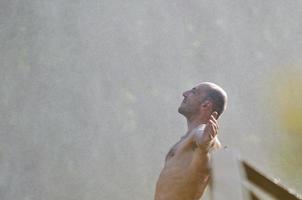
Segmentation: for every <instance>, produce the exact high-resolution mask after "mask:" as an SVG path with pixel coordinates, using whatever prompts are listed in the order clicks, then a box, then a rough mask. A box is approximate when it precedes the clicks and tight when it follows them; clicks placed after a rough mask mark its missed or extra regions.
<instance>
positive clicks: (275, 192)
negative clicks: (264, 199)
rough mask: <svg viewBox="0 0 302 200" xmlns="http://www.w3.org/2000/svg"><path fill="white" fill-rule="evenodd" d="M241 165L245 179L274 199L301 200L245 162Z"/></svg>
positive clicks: (301, 199)
mask: <svg viewBox="0 0 302 200" xmlns="http://www.w3.org/2000/svg"><path fill="white" fill-rule="evenodd" d="M242 165H243V167H244V169H245V174H246V176H247V179H248V180H249V181H250V182H252V183H253V184H254V185H256V186H257V187H259V188H261V189H262V190H264V191H265V192H267V193H269V194H270V195H272V196H274V197H275V198H277V199H280V200H284V199H286V200H302V198H301V197H299V196H298V195H297V194H294V193H293V192H291V191H289V190H288V189H286V188H285V187H283V186H281V185H280V184H279V183H276V182H274V181H272V180H271V179H269V178H268V177H266V176H265V175H263V174H262V173H260V172H258V171H257V170H256V169H254V168H253V167H252V166H251V165H249V164H248V163H247V162H245V161H242Z"/></svg>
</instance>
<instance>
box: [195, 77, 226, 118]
mask: <svg viewBox="0 0 302 200" xmlns="http://www.w3.org/2000/svg"><path fill="white" fill-rule="evenodd" d="M197 89H198V90H199V91H200V92H202V93H203V97H202V99H201V101H202V102H203V101H206V100H208V101H210V102H212V104H213V112H214V111H216V112H217V113H218V117H219V116H220V115H221V114H222V113H223V111H224V110H225V109H226V105H227V94H226V92H225V91H224V89H222V88H221V87H220V86H219V85H217V84H215V83H211V82H203V83H200V84H199V85H198V86H197Z"/></svg>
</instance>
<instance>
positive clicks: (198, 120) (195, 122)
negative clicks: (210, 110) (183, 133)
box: [187, 116, 208, 132]
mask: <svg viewBox="0 0 302 200" xmlns="http://www.w3.org/2000/svg"><path fill="white" fill-rule="evenodd" d="M207 122H208V119H205V117H202V116H192V117H190V118H187V125H188V132H191V131H192V130H193V129H195V128H196V127H198V126H200V125H201V124H206V123H207Z"/></svg>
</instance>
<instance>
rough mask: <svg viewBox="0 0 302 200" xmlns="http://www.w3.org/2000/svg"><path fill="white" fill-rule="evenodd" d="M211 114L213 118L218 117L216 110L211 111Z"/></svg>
mask: <svg viewBox="0 0 302 200" xmlns="http://www.w3.org/2000/svg"><path fill="white" fill-rule="evenodd" d="M212 116H214V118H215V119H217V118H218V112H216V111H215V112H213V113H212Z"/></svg>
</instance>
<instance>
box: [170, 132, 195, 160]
mask: <svg viewBox="0 0 302 200" xmlns="http://www.w3.org/2000/svg"><path fill="white" fill-rule="evenodd" d="M194 144H195V143H194V142H193V140H192V137H191V135H189V134H187V135H185V136H183V137H181V139H180V140H179V141H178V142H177V143H176V144H174V145H173V146H172V148H171V149H170V150H169V152H168V154H167V156H166V161H167V160H169V159H170V158H172V157H174V156H175V155H176V154H180V153H182V152H184V151H194V149H195V148H196V145H194Z"/></svg>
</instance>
